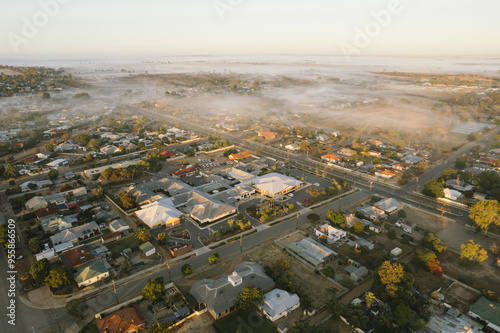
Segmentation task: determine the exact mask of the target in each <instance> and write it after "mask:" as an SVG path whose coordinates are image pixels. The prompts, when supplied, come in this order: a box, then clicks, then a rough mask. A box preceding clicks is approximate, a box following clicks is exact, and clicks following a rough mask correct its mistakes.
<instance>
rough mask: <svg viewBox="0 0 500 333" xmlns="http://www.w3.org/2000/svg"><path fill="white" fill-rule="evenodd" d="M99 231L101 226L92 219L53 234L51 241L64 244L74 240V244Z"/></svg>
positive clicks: (55, 243)
mask: <svg viewBox="0 0 500 333" xmlns="http://www.w3.org/2000/svg"><path fill="white" fill-rule="evenodd" d="M98 232H100V228H99V226H98V225H97V223H95V222H93V221H92V222H90V223H86V224H83V225H80V226H78V227H73V228H69V229H66V230H63V231H61V232H59V233H57V234H55V235H54V236H51V237H50V241H51V242H52V244H54V245H58V244H62V243H65V242H72V243H73V244H77V243H78V242H79V241H81V240H84V239H87V238H90V237H94V236H95V235H96V234H97V233H98Z"/></svg>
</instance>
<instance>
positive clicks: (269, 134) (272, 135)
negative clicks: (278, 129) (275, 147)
mask: <svg viewBox="0 0 500 333" xmlns="http://www.w3.org/2000/svg"><path fill="white" fill-rule="evenodd" d="M257 134H258V135H259V136H260V137H263V138H265V139H266V140H274V139H276V135H277V134H278V133H275V132H260V131H257Z"/></svg>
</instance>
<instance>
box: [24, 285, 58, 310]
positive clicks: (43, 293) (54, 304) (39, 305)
mask: <svg viewBox="0 0 500 333" xmlns="http://www.w3.org/2000/svg"><path fill="white" fill-rule="evenodd" d="M19 298H20V299H21V301H22V302H23V303H24V305H26V306H29V307H31V308H35V309H41V310H47V309H59V308H64V307H65V306H66V298H65V297H60V298H59V297H53V296H52V293H51V292H50V290H49V287H47V286H43V287H41V288H38V289H35V290H32V291H30V292H28V294H27V295H23V296H20V297H19Z"/></svg>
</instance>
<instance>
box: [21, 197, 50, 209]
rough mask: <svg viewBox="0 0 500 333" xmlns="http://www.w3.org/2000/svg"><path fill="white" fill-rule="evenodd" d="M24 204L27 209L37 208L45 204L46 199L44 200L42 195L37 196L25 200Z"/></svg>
mask: <svg viewBox="0 0 500 333" xmlns="http://www.w3.org/2000/svg"><path fill="white" fill-rule="evenodd" d="M24 205H25V206H26V208H27V209H33V210H37V209H40V208H43V207H45V206H47V201H46V200H45V198H44V197H39V196H37V197H33V198H31V199H29V200H28V201H26V203H25V204H24Z"/></svg>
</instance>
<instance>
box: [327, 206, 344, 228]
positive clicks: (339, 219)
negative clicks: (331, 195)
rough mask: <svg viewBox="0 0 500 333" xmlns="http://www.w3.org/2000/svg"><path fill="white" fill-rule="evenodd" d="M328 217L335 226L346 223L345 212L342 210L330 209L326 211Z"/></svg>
mask: <svg viewBox="0 0 500 333" xmlns="http://www.w3.org/2000/svg"><path fill="white" fill-rule="evenodd" d="M326 218H327V220H329V221H330V224H331V225H333V226H340V225H343V224H344V223H345V219H344V214H343V213H342V212H340V211H336V210H333V209H329V210H328V211H327V212H326Z"/></svg>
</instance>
